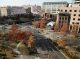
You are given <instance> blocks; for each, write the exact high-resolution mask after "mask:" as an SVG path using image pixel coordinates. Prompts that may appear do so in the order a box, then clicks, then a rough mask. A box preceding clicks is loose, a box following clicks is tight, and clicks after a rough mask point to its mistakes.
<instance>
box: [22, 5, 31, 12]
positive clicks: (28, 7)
mask: <svg viewBox="0 0 80 59" xmlns="http://www.w3.org/2000/svg"><path fill="white" fill-rule="evenodd" d="M23 7H24V9H25V10H26V13H31V5H24V6H23Z"/></svg>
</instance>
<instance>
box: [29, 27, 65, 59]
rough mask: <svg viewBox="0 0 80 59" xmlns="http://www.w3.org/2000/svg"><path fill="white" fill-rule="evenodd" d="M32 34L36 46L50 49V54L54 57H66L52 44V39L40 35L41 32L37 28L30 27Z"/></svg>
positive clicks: (57, 58) (61, 58)
mask: <svg viewBox="0 0 80 59" xmlns="http://www.w3.org/2000/svg"><path fill="white" fill-rule="evenodd" d="M31 29H32V30H33V32H34V34H35V38H36V39H35V45H36V47H37V48H42V50H47V51H51V52H52V53H51V52H50V54H51V55H52V56H53V55H54V58H56V59H66V57H65V56H64V55H63V54H61V53H60V52H59V51H58V50H57V48H56V47H55V45H54V44H53V42H52V40H50V39H47V38H45V37H44V36H43V35H40V34H41V33H39V32H38V30H37V29H35V28H32V27H31Z"/></svg>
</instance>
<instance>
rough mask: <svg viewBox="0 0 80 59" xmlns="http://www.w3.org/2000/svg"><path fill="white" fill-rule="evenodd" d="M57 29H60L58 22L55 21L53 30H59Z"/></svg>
mask: <svg viewBox="0 0 80 59" xmlns="http://www.w3.org/2000/svg"><path fill="white" fill-rule="evenodd" d="M59 29H60V28H59V24H58V23H56V24H55V26H54V31H55V32H58V31H59Z"/></svg>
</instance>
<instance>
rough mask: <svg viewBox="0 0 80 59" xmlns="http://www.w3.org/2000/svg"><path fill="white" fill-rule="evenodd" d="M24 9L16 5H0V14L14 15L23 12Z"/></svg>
mask: <svg viewBox="0 0 80 59" xmlns="http://www.w3.org/2000/svg"><path fill="white" fill-rule="evenodd" d="M25 13H26V11H25V9H24V8H23V7H18V6H12V7H11V6H6V7H0V16H8V15H15V14H25Z"/></svg>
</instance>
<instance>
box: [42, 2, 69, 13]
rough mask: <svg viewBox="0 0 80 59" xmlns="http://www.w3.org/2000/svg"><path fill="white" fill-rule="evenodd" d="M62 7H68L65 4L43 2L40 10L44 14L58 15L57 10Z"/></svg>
mask: <svg viewBox="0 0 80 59" xmlns="http://www.w3.org/2000/svg"><path fill="white" fill-rule="evenodd" d="M62 6H65V7H66V6H68V3H67V2H44V3H43V6H42V9H43V10H44V12H45V13H50V14H57V13H58V8H60V7H62Z"/></svg>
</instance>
